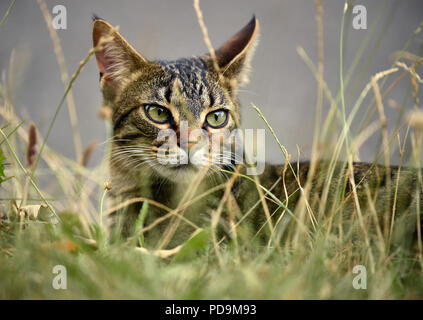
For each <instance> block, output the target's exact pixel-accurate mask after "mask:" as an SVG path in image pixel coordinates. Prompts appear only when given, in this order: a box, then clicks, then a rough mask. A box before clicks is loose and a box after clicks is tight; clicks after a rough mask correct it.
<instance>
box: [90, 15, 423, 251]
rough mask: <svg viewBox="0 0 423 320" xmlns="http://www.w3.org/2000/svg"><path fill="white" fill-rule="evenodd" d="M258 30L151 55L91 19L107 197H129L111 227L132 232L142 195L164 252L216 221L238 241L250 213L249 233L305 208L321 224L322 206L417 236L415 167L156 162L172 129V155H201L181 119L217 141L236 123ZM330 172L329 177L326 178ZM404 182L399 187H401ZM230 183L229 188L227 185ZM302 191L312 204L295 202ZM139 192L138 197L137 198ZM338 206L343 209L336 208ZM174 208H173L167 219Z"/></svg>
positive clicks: (251, 26) (265, 232)
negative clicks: (106, 146)
mask: <svg viewBox="0 0 423 320" xmlns="http://www.w3.org/2000/svg"><path fill="white" fill-rule="evenodd" d="M258 27H259V24H258V21H257V19H256V18H255V17H253V18H252V19H251V21H249V23H248V24H247V25H246V26H245V27H243V28H242V29H241V30H240V31H238V32H237V33H236V34H235V35H233V36H232V37H231V38H230V39H229V40H227V41H226V42H224V43H223V45H221V46H220V47H219V48H218V49H217V50H215V51H214V52H209V53H206V54H203V55H200V56H196V57H190V58H182V59H177V60H171V61H165V60H155V61H150V60H147V59H146V58H144V57H143V56H142V55H141V54H140V53H138V52H137V51H136V50H135V49H134V48H133V47H132V46H131V45H130V44H129V43H128V42H127V41H126V40H125V39H124V38H123V36H122V35H121V34H120V33H119V32H118V31H117V30H116V29H115V28H113V27H112V26H111V25H110V24H109V23H108V22H106V21H104V20H102V19H100V18H97V17H96V18H95V19H94V22H93V46H94V47H95V48H96V52H95V56H96V61H97V65H98V68H99V72H100V86H101V90H102V93H103V100H104V102H103V104H104V106H107V107H109V108H111V110H112V124H113V139H112V147H111V159H110V179H111V187H112V188H111V190H110V191H109V194H110V196H111V198H112V199H113V202H114V204H115V205H119V204H122V203H126V202H127V203H128V205H127V206H125V207H124V208H123V209H120V210H118V211H116V212H115V213H114V214H113V217H114V223H113V226H114V230H118V232H119V234H121V235H122V236H123V237H124V238H127V237H130V236H131V235H132V234H133V233H134V231H135V229H136V225H137V221H138V220H137V219H138V218H139V214H140V211H141V209H142V208H143V201H141V200H143V199H150V202H149V206H148V210H147V216H146V218H145V221H144V223H143V226H149V225H152V224H153V225H154V226H155V227H154V228H151V229H149V230H148V231H146V232H145V239H146V242H147V243H148V245H150V246H155V247H158V248H170V247H173V246H176V245H177V244H180V243H181V242H182V241H184V240H186V239H187V238H188V237H189V236H190V235H191V234H192V233H193V232H194V231H195V229H196V228H197V227H204V226H208V225H210V223H215V224H216V223H217V222H218V225H219V230H220V231H219V232H222V235H224V236H227V237H232V236H233V235H234V230H236V228H235V227H234V226H235V224H236V223H237V222H240V221H243V220H244V215H245V217H247V216H248V219H245V221H247V220H248V223H247V222H245V223H246V224H247V225H248V227H246V228H245V230H247V231H245V232H246V234H247V236H251V235H255V234H257V233H259V234H260V237H262V238H266V237H268V236H269V234H273V233H272V232H273V231H274V230H275V229H272V228H276V226H277V225H279V229H278V230H280V229H281V228H282V227H281V226H283V228H285V229H287V227H288V226H289V225H291V224H293V223H298V219H299V218H301V214H300V215H299V216H298V217H297V216H296V215H297V214H298V212H301V211H302V212H303V216H304V213H305V216H310V218H309V219H306V218H301V219H303V221H305V223H306V224H309V225H310V223H311V224H313V223H319V222H321V221H322V219H323V216H324V215H326V214H327V212H326V211H330V212H337V210H338V211H342V214H343V216H344V218H343V219H344V220H342V221H343V222H342V223H345V224H348V222H349V221H350V220H349V217H351V216H354V215H357V214H358V213H361V212H376V215H371V214H368V215H366V217H367V218H366V223H367V222H368V223H370V224H373V227H372V228H373V230H374V228H376V226H379V225H381V226H382V229H383V230H389V228H390V226H391V223H392V221H391V219H392V216H394V218H395V216H396V214H397V213H401V218H402V219H405V220H406V221H405V223H404V225H405V226H407V227H406V228H404V229H402V231H401V232H400V233H397V234H398V235H397V238H400V239H401V238H403V237H404V235H409V234H413V233H415V231H416V223H415V221H416V216H417V215H418V214H419V210H420V209H421V208H422V203H423V197H422V192H421V187H420V183H419V181H420V180H419V179H418V174H417V172H418V171H417V170H416V169H413V168H405V167H404V168H401V169H400V168H398V167H394V166H393V167H390V168H388V169H386V168H385V167H383V166H381V165H375V164H370V163H369V164H367V163H353V164H352V168H353V171H350V170H349V166H348V163H335V164H331V163H330V162H328V161H318V162H316V163H314V164H312V163H310V162H299V163H292V164H289V165H288V163H282V164H280V165H271V164H267V165H266V166H265V168H264V172H263V173H262V174H261V175H259V176H257V178H258V179H256V178H255V177H252V176H249V178H248V177H246V176H245V172H246V171H245V170H246V169H245V166H239V165H238V166H235V165H234V164H233V160H234V158H233V157H232V155H231V156H230V160H231V161H230V163H228V162H226V163H224V164H216V163H208V164H207V163H206V164H203V165H193V164H192V163H191V162H188V163H184V164H179V163H178V164H163V163H162V162H160V156H161V154H160V150H161V149H160V148H161V147H162V146H163V144H164V142H163V141H162V140H160V139H158V136H159V133H160V132H163V131H166V130H170V129H172V130H173V131H174V132H175V148H174V151H175V150H176V151H175V152H176V153H175V154H176V155H178V154H180V153H181V152H182V151H181V150H182V149H183V147H186V149H187V150H188V151H193V150H194V151H195V148H197V150H196V151H195V152H194V155H195V154H196V153H198V152H200V153H201V152H202V151H204V150H203V149H202V148H203V147H202V146H200V147H199V146H198V141H191V140H190V138H189V139H188V141H186V139H182V137H181V131H182V130H181V126H182V125H181V124H182V123H183V122H185V123H186V124H187V130H188V133H190V132H191V131H193V130H196V129H201V130H203V131H204V132H206V133H208V134H210V137H209V139H210V141H209V142H212V140H213V139H215V138H214V135H213V133H218V132H219V131H220V130H223V129H225V130H228V131H229V132H231V131H232V130H234V129H235V128H238V126H239V118H240V104H239V101H238V89H239V87H240V86H242V85H244V84H245V83H246V82H247V81H248V73H249V70H250V61H251V58H252V55H253V52H254V49H255V46H256V43H257V35H258ZM102 39H103V40H102ZM101 41H103V42H101ZM181 41H183V39H181ZM220 139H221V138H220ZM184 140H185V141H184ZM219 143H220V142H219ZM170 153H172V151H170V152H168V153H167V155H168V156H169V155H170ZM311 171H312V172H313V173H312V174H311V173H310V172H311ZM235 172H237V174H235ZM351 172H352V174H350V173H351ZM328 176H331V177H332V179H331V180H329V182H330V183H327V182H326V183H325V179H326V178H327V177H328ZM308 179H310V181H308V184H306V182H307V180H308ZM398 179H399V181H398V182H399V186H400V188H395V183H396V182H397V180H398ZM227 181H230V185H229V187H227V185H228V184H226V185H225V184H224V183H225V182H227ZM258 182H259V183H260V184H261V185H262V187H261V186H259V185H258V184H257V183H258ZM228 183H229V182H228ZM305 186H309V187H305ZM269 191H270V192H271V194H270V193H269ZM202 194H205V195H204V196H201V195H202ZM302 197H304V199H307V200H308V201H299V199H300V198H302ZM134 198H136V199H138V200H137V201H132V202H131V200H130V199H134ZM222 198H224V201H222ZM369 199H371V200H372V201H369ZM394 199H395V203H394ZM128 201H129V202H128ZM340 203H341V204H342V203H343V204H344V205H342V206H340V207H341V209H337V207H336V206H337V205H339V204H340ZM393 205H394V206H395V210H394V212H393V211H392V206H393ZM322 208H323V209H322ZM326 208H329V209H326ZM172 210H174V211H173V213H174V214H173V215H171V217H170V218H167V215H169V212H170V211H172ZM270 216H271V218H270ZM218 217H220V219H218V221H217V222H216V219H217V218H218ZM369 217H370V218H369ZM213 219H215V220H213ZM374 219H376V221H374ZM378 219H380V221H379V220H378ZM296 221H297V222H296ZM307 221H308V222H307ZM300 222H301V221H300ZM250 226H251V227H250ZM285 229H284V230H285ZM287 230H289V228H288V229H287ZM243 232H244V231H243ZM280 234H282V233H280ZM288 234H289V232H288ZM244 236H245V235H244Z"/></svg>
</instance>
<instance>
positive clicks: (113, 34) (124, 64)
mask: <svg viewBox="0 0 423 320" xmlns="http://www.w3.org/2000/svg"><path fill="white" fill-rule="evenodd" d="M93 46H94V48H96V47H98V49H99V50H97V51H96V52H95V56H96V59H97V65H98V69H99V71H100V80H101V82H102V86H103V85H107V86H111V87H116V88H117V87H119V86H121V85H122V83H123V82H124V81H125V79H128V77H129V76H130V75H131V73H133V72H134V71H136V70H139V69H140V68H142V67H143V65H145V64H146V63H148V61H147V60H146V59H145V58H144V57H142V56H141V55H140V54H139V53H138V52H137V51H136V50H135V49H134V48H133V47H132V46H131V45H130V44H129V43H128V42H127V41H126V40H125V38H124V37H122V35H121V34H120V33H119V32H118V31H117V28H115V27H113V26H111V25H110V24H109V23H108V22H106V21H104V20H102V19H95V20H94V22H93Z"/></svg>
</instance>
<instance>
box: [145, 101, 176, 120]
mask: <svg viewBox="0 0 423 320" xmlns="http://www.w3.org/2000/svg"><path fill="white" fill-rule="evenodd" d="M144 111H145V114H146V115H147V117H148V118H149V119H150V120H151V121H154V122H156V123H159V124H163V123H166V122H168V121H169V120H170V117H171V113H170V111H169V110H168V109H166V108H165V107H161V106H159V105H156V104H147V105H145V106H144Z"/></svg>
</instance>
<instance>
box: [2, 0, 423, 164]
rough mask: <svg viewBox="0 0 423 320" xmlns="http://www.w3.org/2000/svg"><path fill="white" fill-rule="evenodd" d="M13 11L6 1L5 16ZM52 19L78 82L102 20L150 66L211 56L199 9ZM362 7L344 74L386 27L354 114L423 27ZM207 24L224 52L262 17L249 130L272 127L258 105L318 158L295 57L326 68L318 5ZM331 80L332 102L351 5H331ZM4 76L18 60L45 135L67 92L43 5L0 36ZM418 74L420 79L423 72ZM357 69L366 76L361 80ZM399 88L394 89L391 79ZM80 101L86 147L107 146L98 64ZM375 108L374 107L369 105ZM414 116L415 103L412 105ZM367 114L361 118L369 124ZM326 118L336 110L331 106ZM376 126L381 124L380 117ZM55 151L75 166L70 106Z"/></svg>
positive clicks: (292, 141)
mask: <svg viewBox="0 0 423 320" xmlns="http://www.w3.org/2000/svg"><path fill="white" fill-rule="evenodd" d="M9 3H10V1H6V0H1V1H0V15H1V16H3V14H4V13H5V12H6V10H7V7H8V6H9ZM46 3H47V6H48V8H49V10H50V11H51V9H52V8H53V7H54V6H55V5H58V4H61V5H65V6H66V8H67V30H58V34H59V36H60V39H61V42H62V46H63V50H64V53H65V57H66V64H67V67H68V71H69V74H73V73H74V72H75V70H76V69H77V67H78V64H79V62H80V61H81V60H82V59H83V58H85V57H86V55H87V53H88V51H89V49H90V48H91V15H92V14H93V13H96V14H97V15H99V16H100V17H102V18H104V19H106V20H108V21H109V22H110V23H111V24H113V25H119V26H120V32H121V33H122V34H123V35H124V36H125V37H126V38H127V40H128V41H129V42H130V43H131V44H132V45H133V46H134V47H135V48H136V49H138V50H139V51H140V52H141V53H142V54H143V55H144V56H145V57H146V58H148V59H156V58H162V59H166V58H169V59H174V58H178V57H183V56H191V55H196V54H201V53H203V52H205V51H206V50H207V49H206V46H205V44H204V41H203V37H202V33H201V31H200V28H199V26H198V22H197V18H196V15H195V12H194V9H193V5H192V1H191V0H178V1H175V0H161V1H153V0H124V1H112V0H89V1H87V0H72V1H66V0H46ZM356 4H362V5H365V6H366V8H367V27H368V30H354V29H353V28H352V25H351V22H349V24H347V25H346V33H347V38H346V45H345V64H344V69H345V73H346V71H347V70H348V67H349V65H350V64H351V61H352V59H353V58H354V55H355V53H356V52H357V50H358V49H359V47H360V44H361V42H362V41H363V40H364V39H365V37H366V35H367V34H368V32H370V27H371V25H372V24H373V23H374V22H375V21H376V20H377V17H378V14H379V13H380V14H381V19H380V23H379V24H378V26H377V28H376V29H375V32H374V35H373V37H372V38H371V39H370V41H369V44H368V47H367V49H366V51H365V56H364V57H366V56H368V55H369V54H372V52H374V56H373V59H372V60H371V61H370V63H368V65H365V61H366V59H363V60H362V61H360V64H359V67H363V65H364V69H363V70H362V73H361V77H362V78H361V79H362V80H360V79H359V77H358V76H356V77H355V78H353V80H354V79H359V80H360V81H358V82H357V83H356V86H357V89H358V91H357V92H355V94H353V95H352V97H350V96H349V95H347V110H350V109H351V107H352V105H353V103H354V102H355V100H356V97H357V95H358V93H359V92H360V91H361V90H362V88H363V87H364V85H365V84H366V83H367V82H368V81H369V80H370V77H371V76H372V75H373V74H374V73H376V72H379V71H382V70H384V69H387V68H389V66H390V65H391V62H392V60H390V57H391V56H392V54H393V53H394V52H395V51H397V50H400V49H401V48H402V47H403V46H404V44H405V43H406V41H407V39H408V38H409V37H410V36H411V35H412V34H413V32H414V30H415V29H416V28H417V27H418V25H419V23H420V22H421V20H423V1H421V0H405V1H396V2H395V1H382V0H378V1H376V0H362V1H357V2H356ZM200 5H201V8H202V10H203V13H204V19H205V23H206V25H207V27H208V30H209V35H210V38H211V41H212V43H213V45H214V46H215V47H216V46H218V45H220V44H221V43H222V42H223V41H224V40H226V39H227V38H228V37H230V36H231V35H232V34H233V33H235V32H236V31H238V30H239V29H240V28H241V27H243V26H244V25H245V24H246V23H247V22H248V21H249V19H250V18H251V16H252V15H253V14H255V15H256V16H257V18H258V19H259V21H260V26H261V30H260V34H261V36H260V42H259V45H258V47H257V50H256V54H255V57H254V60H253V72H252V74H251V82H250V83H249V84H248V85H247V86H246V87H245V88H243V90H242V91H241V93H240V97H241V101H242V103H243V110H242V116H243V125H244V127H248V128H255V127H260V128H263V127H265V126H264V125H263V122H262V121H261V120H260V119H259V117H258V116H257V114H256V112H255V111H254V110H253V109H252V108H251V106H250V103H251V102H253V103H254V104H256V105H257V106H259V107H260V108H261V109H262V111H263V113H264V115H265V116H266V117H267V118H268V119H269V120H270V122H271V124H272V126H273V127H274V129H275V131H276V133H277V135H278V137H279V139H280V141H281V143H282V144H283V145H285V146H286V148H287V149H288V151H289V152H290V153H291V154H293V155H294V156H296V153H297V147H296V146H297V145H298V146H299V147H300V149H301V151H302V152H303V154H302V157H303V158H307V157H309V155H310V150H311V146H312V139H313V130H314V118H315V105H316V95H317V83H316V81H315V79H314V77H313V75H312V73H311V72H310V71H309V69H308V68H307V67H306V65H305V64H304V63H303V61H302V60H301V58H300V57H299V56H298V54H297V52H296V47H297V46H302V47H303V48H304V50H305V51H306V52H307V53H308V55H309V56H310V57H311V59H312V60H313V61H314V62H315V63H317V29H316V19H315V17H316V10H315V4H314V1H312V0H297V1H287V0H266V1H261V0H213V1H210V0H202V1H201V2H200ZM323 6H324V21H323V24H324V51H325V78H326V81H327V82H328V85H329V88H330V89H331V90H332V93H333V95H336V93H337V90H338V88H339V81H338V79H339V73H338V72H339V37H340V26H341V18H342V11H343V6H344V2H343V1H341V0H326V1H325V0H324V1H323ZM0 43H1V44H0V70H1V71H2V72H7V70H8V69H9V61H10V55H11V52H12V50H15V60H16V62H17V66H18V68H16V70H15V71H14V74H13V79H14V88H15V90H14V101H15V108H16V112H17V113H18V114H19V115H20V116H21V117H22V118H24V119H27V120H32V121H34V122H35V123H36V125H37V126H38V128H39V129H40V131H41V132H42V133H43V134H45V133H46V130H47V127H48V124H49V122H50V120H51V119H52V117H53V114H54V111H55V109H56V107H57V105H58V103H59V101H60V99H61V96H62V95H63V92H64V86H63V84H62V82H61V79H60V72H59V68H58V64H57V61H56V57H55V54H54V51H53V45H52V42H51V40H50V37H49V34H48V31H47V28H46V25H45V22H44V19H43V16H42V14H41V11H40V9H39V7H38V5H37V2H36V1H35V0H18V1H17V2H16V4H15V6H14V8H13V10H12V12H11V14H10V16H9V18H8V20H7V21H6V23H5V24H4V26H3V27H2V28H1V29H0ZM422 44H423V43H422V35H419V36H418V37H417V38H416V39H415V40H414V41H413V43H412V44H411V46H410V48H409V51H410V52H412V53H414V54H417V55H420V56H421V55H422V50H421V48H422ZM420 70H421V69H419V70H418V71H420ZM359 71H360V69H357V75H358V74H360V72H359ZM391 80H392V79H391ZM408 87H409V78H408V77H406V78H405V79H404V80H403V81H401V83H400V84H399V86H398V87H397V88H395V89H394V90H393V91H392V93H391V94H390V95H389V98H392V99H394V100H395V101H397V102H399V103H401V102H402V101H403V99H404V95H405V93H406V92H407V88H408ZM73 94H74V97H75V101H76V107H77V112H78V120H79V128H80V131H81V135H82V142H83V146H86V145H87V144H89V143H90V142H91V141H93V140H96V141H98V142H102V141H104V140H105V139H106V133H105V126H104V122H103V121H102V120H101V119H99V118H98V116H97V113H98V110H99V108H100V106H101V95H100V90H99V84H98V71H97V66H96V63H95V59H92V60H91V61H90V62H89V63H88V65H87V66H86V68H85V69H84V70H83V72H82V73H81V75H80V76H79V78H78V79H77V81H76V83H75V86H74V89H73ZM366 101H367V102H368V101H370V100H366ZM406 104H407V109H411V108H412V107H413V101H412V99H409V100H408V101H406ZM366 107H367V104H365V105H364V106H363V111H362V112H361V113H360V114H359V116H358V118H359V119H361V118H362V116H363V115H364V110H365V108H366ZM385 107H386V109H387V110H386V112H387V115H388V120H389V128H390V129H392V127H393V126H394V125H395V123H396V121H397V115H398V112H397V111H395V110H394V109H390V108H389V107H388V106H387V104H385ZM324 110H325V112H324V115H323V116H324V117H325V116H326V113H327V110H328V106H327V103H326V102H325V109H324ZM376 116H377V115H376ZM376 116H375V117H374V118H375V119H376ZM267 136H268V137H267V145H266V146H267V149H266V150H267V159H268V160H270V161H272V162H281V161H283V158H282V157H281V153H280V150H279V148H278V146H277V144H276V143H275V142H274V140H273V139H272V138H271V136H270V133H269V134H267ZM377 143H379V133H378V134H377V135H375V137H374V138H372V139H371V140H369V142H368V143H366V144H365V145H364V147H363V148H362V149H361V159H362V160H370V159H372V158H373V156H374V153H375V147H376V146H377ZM48 144H49V145H50V146H51V147H53V148H54V149H56V150H59V151H60V152H62V153H64V154H65V155H67V156H70V157H73V156H74V148H73V141H72V131H71V127H70V124H69V116H68V111H67V108H66V106H64V107H63V109H62V110H61V112H60V115H59V117H58V119H57V122H56V123H55V125H54V128H53V131H52V134H51V136H50V138H49V140H48ZM100 156H101V149H99V150H97V151H96V156H95V158H94V159H93V160H92V161H91V165H94V164H96V162H98V161H99V159H100Z"/></svg>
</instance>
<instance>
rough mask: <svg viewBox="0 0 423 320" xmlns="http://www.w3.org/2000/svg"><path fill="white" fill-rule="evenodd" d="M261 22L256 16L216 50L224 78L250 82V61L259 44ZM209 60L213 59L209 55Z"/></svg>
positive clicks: (237, 81) (241, 82)
mask: <svg viewBox="0 0 423 320" xmlns="http://www.w3.org/2000/svg"><path fill="white" fill-rule="evenodd" d="M258 29H259V23H258V20H257V19H256V17H255V16H253V18H252V19H251V20H250V22H249V23H248V24H247V25H246V26H245V27H244V28H242V29H241V30H240V31H238V32H237V33H236V34H234V35H233V36H232V37H231V38H230V39H229V40H227V41H226V42H225V43H224V44H223V45H222V46H220V47H219V48H218V49H217V50H216V51H215V53H216V60H217V61H216V62H217V64H218V66H219V69H220V72H221V74H222V75H223V77H224V78H226V79H228V80H230V81H231V82H233V81H234V80H235V81H236V83H237V85H242V84H244V83H246V82H248V72H249V70H250V62H251V58H252V56H253V53H254V49H255V46H256V44H257V38H258V37H257V35H258ZM208 58H209V62H212V61H211V58H210V55H208Z"/></svg>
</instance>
